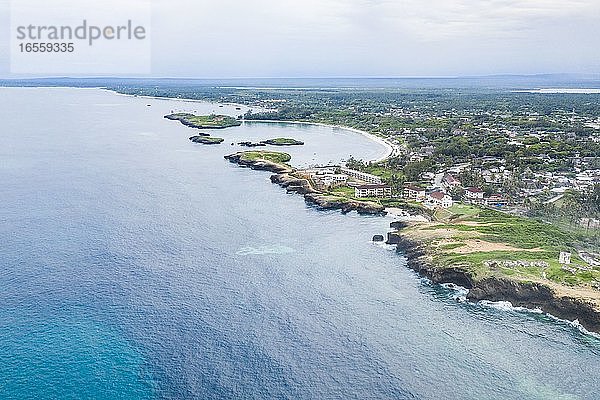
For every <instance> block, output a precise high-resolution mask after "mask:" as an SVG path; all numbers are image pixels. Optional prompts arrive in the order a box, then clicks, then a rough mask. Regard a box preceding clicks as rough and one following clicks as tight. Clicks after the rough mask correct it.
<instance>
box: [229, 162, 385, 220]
mask: <svg viewBox="0 0 600 400" xmlns="http://www.w3.org/2000/svg"><path fill="white" fill-rule="evenodd" d="M243 155H244V153H243V152H240V153H234V154H230V155H226V156H225V159H227V160H229V161H230V162H232V163H236V164H238V165H240V166H243V167H248V168H251V169H255V170H261V171H270V172H274V173H275V175H272V176H271V182H273V183H276V184H278V185H279V186H281V187H283V188H285V189H286V190H287V191H288V192H291V193H298V194H300V195H303V196H304V201H306V202H307V203H309V204H313V205H315V206H317V207H318V208H321V209H326V210H341V211H342V213H348V212H350V211H356V212H358V213H359V214H368V215H385V214H386V212H385V207H383V206H381V205H379V204H377V203H373V202H369V201H358V200H351V199H348V198H345V197H340V196H333V195H329V194H327V193H323V192H320V191H318V190H316V189H314V188H313V187H312V185H311V184H310V182H309V181H308V180H307V179H304V178H300V177H297V176H294V175H293V173H294V169H293V168H291V167H289V166H287V165H284V164H279V163H275V162H272V161H268V160H264V159H253V160H248V159H245V158H244V157H243Z"/></svg>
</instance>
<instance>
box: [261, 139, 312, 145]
mask: <svg viewBox="0 0 600 400" xmlns="http://www.w3.org/2000/svg"><path fill="white" fill-rule="evenodd" d="M260 143H264V144H270V145H271V146H302V145H304V142H301V141H300V140H296V139H292V138H275V139H267V140H263V141H261V142H260Z"/></svg>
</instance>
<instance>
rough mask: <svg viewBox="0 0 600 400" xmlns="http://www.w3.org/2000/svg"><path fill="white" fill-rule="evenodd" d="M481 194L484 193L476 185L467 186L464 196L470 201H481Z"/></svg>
mask: <svg viewBox="0 0 600 400" xmlns="http://www.w3.org/2000/svg"><path fill="white" fill-rule="evenodd" d="M483 195H484V192H483V190H481V189H479V188H476V187H470V188H467V190H466V191H465V198H467V199H468V200H471V201H472V202H480V201H482V200H483Z"/></svg>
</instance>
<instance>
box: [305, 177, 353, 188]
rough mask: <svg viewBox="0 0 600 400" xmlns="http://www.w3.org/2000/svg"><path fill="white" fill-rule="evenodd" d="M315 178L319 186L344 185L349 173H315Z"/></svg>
mask: <svg viewBox="0 0 600 400" xmlns="http://www.w3.org/2000/svg"><path fill="white" fill-rule="evenodd" d="M313 180H314V182H315V184H316V185H317V186H321V187H337V186H343V185H345V184H346V181H347V180H348V175H344V174H328V175H315V176H313Z"/></svg>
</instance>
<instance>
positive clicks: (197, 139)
mask: <svg viewBox="0 0 600 400" xmlns="http://www.w3.org/2000/svg"><path fill="white" fill-rule="evenodd" d="M190 140H191V141H192V142H194V143H200V144H219V143H223V141H224V140H225V139H223V138H220V137H214V136H192V137H190Z"/></svg>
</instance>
